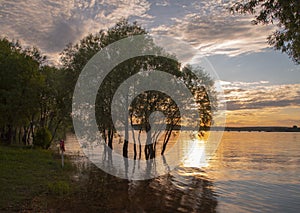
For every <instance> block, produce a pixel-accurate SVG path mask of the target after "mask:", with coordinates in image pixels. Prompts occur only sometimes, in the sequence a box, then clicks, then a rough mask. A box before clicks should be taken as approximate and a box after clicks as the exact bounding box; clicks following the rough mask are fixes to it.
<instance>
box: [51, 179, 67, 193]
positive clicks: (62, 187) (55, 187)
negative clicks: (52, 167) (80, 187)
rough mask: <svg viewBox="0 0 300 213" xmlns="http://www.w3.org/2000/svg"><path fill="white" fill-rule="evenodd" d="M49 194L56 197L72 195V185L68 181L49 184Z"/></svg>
mask: <svg viewBox="0 0 300 213" xmlns="http://www.w3.org/2000/svg"><path fill="white" fill-rule="evenodd" d="M48 190H49V193H51V194H54V195H60V196H63V195H66V194H69V193H70V191H71V190H70V184H69V182H67V181H56V182H50V183H48Z"/></svg>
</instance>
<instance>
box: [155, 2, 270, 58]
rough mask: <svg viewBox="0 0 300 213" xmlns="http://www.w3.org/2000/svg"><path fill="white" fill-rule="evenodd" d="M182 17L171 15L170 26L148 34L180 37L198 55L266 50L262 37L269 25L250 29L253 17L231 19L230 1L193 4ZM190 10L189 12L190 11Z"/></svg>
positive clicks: (268, 29) (156, 29) (233, 53)
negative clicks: (190, 45)
mask: <svg viewBox="0 0 300 213" xmlns="http://www.w3.org/2000/svg"><path fill="white" fill-rule="evenodd" d="M191 5H192V6H193V8H190V7H189V8H185V9H186V10H189V11H190V12H189V13H187V14H185V16H183V17H178V16H175V17H173V18H171V20H172V21H173V23H172V24H170V25H168V26H167V25H163V26H157V27H156V28H152V30H151V31H152V33H156V34H159V35H168V36H174V37H177V38H180V39H182V40H185V41H187V42H189V43H191V44H193V45H194V46H195V47H196V48H197V49H198V50H199V54H200V55H201V56H202V55H212V54H226V55H230V56H236V55H239V54H242V53H249V52H259V51H263V50H264V49H265V48H267V47H268V44H267V42H266V37H267V35H269V34H270V33H271V31H272V30H273V28H272V27H271V26H253V25H252V24H251V23H250V22H251V20H252V18H253V17H251V16H246V15H237V16H233V15H232V14H230V13H229V10H228V6H229V5H231V1H197V2H194V3H192V4H191ZM191 11H192V12H191Z"/></svg>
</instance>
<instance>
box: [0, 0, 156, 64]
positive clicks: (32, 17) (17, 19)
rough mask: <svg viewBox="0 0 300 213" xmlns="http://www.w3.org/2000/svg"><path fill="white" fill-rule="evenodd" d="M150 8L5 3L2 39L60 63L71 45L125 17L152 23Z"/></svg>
mask: <svg viewBox="0 0 300 213" xmlns="http://www.w3.org/2000/svg"><path fill="white" fill-rule="evenodd" d="M150 5H151V4H150V3H149V2H147V1H146V0H123V1H119V0H102V1H95V0H88V1H84V0H77V1H73V0H66V1H55V0H44V1H36V0H16V1H10V0H2V1H1V3H0V14H1V15H0V16H1V19H0V24H1V31H0V36H7V37H9V38H13V39H19V40H21V42H22V43H23V45H25V46H27V45H28V46H37V47H38V48H40V49H41V50H42V52H44V53H46V54H47V55H50V57H51V59H53V60H56V61H57V59H58V53H59V52H60V51H62V50H63V48H64V47H65V46H66V45H67V44H68V43H71V42H73V43H74V42H77V41H78V40H79V39H81V38H82V37H83V36H85V35H87V34H89V33H94V32H97V31H99V30H100V29H105V28H107V27H110V26H112V25H113V24H115V23H116V22H117V21H118V20H120V19H121V18H122V17H125V18H128V17H130V16H138V17H141V18H143V19H148V20H149V19H151V18H152V17H151V16H149V15H147V13H146V12H147V10H149V8H150Z"/></svg>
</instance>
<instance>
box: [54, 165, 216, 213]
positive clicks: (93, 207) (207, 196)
mask: <svg viewBox="0 0 300 213" xmlns="http://www.w3.org/2000/svg"><path fill="white" fill-rule="evenodd" d="M86 172H87V173H85V174H81V176H80V178H79V180H78V183H77V186H78V188H77V193H74V194H73V195H72V196H71V197H70V198H69V200H67V202H66V201H65V202H64V203H59V204H58V205H59V206H60V209H61V210H63V209H66V210H68V211H73V210H76V211H79V210H84V211H85V212H87V211H88V212H91V211H92V212H99V211H101V212H216V207H217V199H216V195H215V192H214V191H213V182H212V181H211V180H209V179H208V178H207V177H206V176H205V174H204V172H203V171H201V170H199V169H195V168H190V169H186V168H178V169H176V170H174V171H173V172H171V173H170V174H168V175H164V176H161V177H158V178H155V179H152V180H144V181H128V180H124V179H120V178H117V177H114V176H111V175H108V174H106V173H104V172H103V171H101V170H100V169H98V168H96V167H94V166H91V167H90V169H89V170H87V171H86ZM183 174H184V175H183ZM195 174H197V175H195Z"/></svg>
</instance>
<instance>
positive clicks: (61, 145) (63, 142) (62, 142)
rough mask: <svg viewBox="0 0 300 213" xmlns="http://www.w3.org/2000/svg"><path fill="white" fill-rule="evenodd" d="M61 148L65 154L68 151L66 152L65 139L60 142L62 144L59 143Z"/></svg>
mask: <svg viewBox="0 0 300 213" xmlns="http://www.w3.org/2000/svg"><path fill="white" fill-rule="evenodd" d="M59 147H60V150H61V151H62V152H65V151H66V150H65V141H64V140H63V139H61V140H60V142H59Z"/></svg>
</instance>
